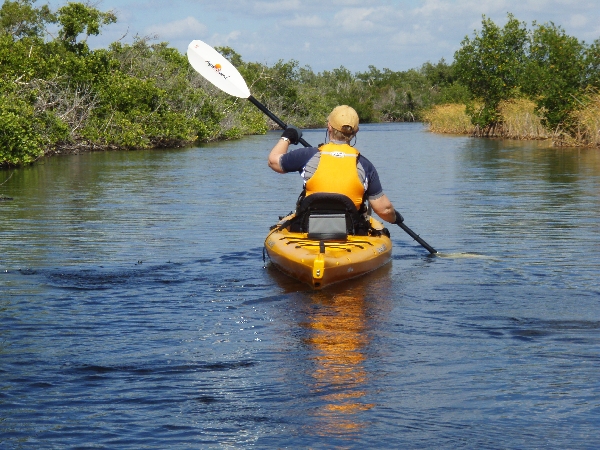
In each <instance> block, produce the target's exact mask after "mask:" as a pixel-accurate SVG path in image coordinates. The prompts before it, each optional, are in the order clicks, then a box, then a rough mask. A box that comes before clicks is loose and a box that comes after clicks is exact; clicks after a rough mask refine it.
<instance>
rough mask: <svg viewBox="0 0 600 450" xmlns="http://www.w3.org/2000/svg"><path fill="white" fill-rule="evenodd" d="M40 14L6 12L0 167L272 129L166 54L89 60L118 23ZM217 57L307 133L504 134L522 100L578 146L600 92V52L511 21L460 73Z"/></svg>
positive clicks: (599, 46) (102, 53)
mask: <svg viewBox="0 0 600 450" xmlns="http://www.w3.org/2000/svg"><path fill="white" fill-rule="evenodd" d="M34 2H35V0H15V1H9V0H6V1H4V3H3V5H2V7H1V8H0V94H1V97H0V165H18V164H23V163H28V162H32V161H34V160H35V159H37V158H39V157H40V156H42V155H45V154H52V153H60V152H74V151H80V150H94V149H133V148H151V147H154V148H156V147H175V146H183V145H188V144H191V143H194V142H206V141H211V140H218V139H235V138H239V137H241V136H243V135H247V134H258V133H264V132H266V130H267V129H269V128H271V127H274V126H275V124H273V123H270V122H269V121H268V119H267V118H266V117H265V116H264V115H263V114H262V113H261V112H260V111H258V110H257V109H256V108H255V107H254V106H253V105H252V104H250V103H249V102H247V101H245V100H240V99H237V98H234V97H231V96H228V95H227V94H224V93H222V92H221V91H219V90H218V89H216V88H214V87H213V86H212V85H210V84H209V83H207V82H206V81H205V80H204V79H203V78H202V77H201V76H200V75H198V74H197V73H196V72H195V71H194V70H193V69H192V68H191V66H190V65H189V63H188V61H187V58H186V56H185V55H184V54H182V53H181V52H179V51H178V50H176V49H174V48H172V47H169V45H168V44H167V43H159V44H153V43H151V40H150V39H147V38H139V37H138V38H136V39H135V41H134V43H133V44H127V45H126V44H122V43H120V42H115V43H113V44H111V45H110V46H109V48H107V49H99V50H92V49H90V47H89V46H88V43H87V38H88V37H89V36H92V35H98V34H100V32H101V29H102V28H103V27H104V26H108V25H110V24H112V23H114V22H116V17H115V15H114V14H113V13H112V12H102V11H100V10H98V9H96V8H95V7H92V6H90V5H89V4H83V3H72V2H71V3H67V4H66V5H65V6H63V7H61V8H59V9H58V10H56V11H52V10H51V8H50V7H49V6H48V5H43V6H36V5H34ZM49 29H52V30H56V32H54V33H53V34H50V32H49V31H48V30H49ZM218 50H219V51H220V52H221V53H222V54H223V55H224V56H225V57H227V58H228V59H229V60H230V61H231V62H232V63H233V64H234V65H235V66H236V67H237V68H238V70H239V71H240V72H241V74H242V75H243V77H244V78H245V80H246V82H247V84H248V86H249V87H250V90H251V92H252V93H253V95H254V96H255V97H257V98H258V99H260V100H261V102H263V103H264V104H265V105H266V106H267V107H268V108H269V109H270V110H271V111H273V112H274V113H275V114H276V115H277V116H279V117H281V118H282V119H284V120H285V121H286V122H288V123H293V124H294V125H296V126H299V127H323V126H325V124H326V117H327V114H328V113H329V111H330V110H331V109H332V108H333V107H334V106H336V105H338V104H349V105H351V106H353V107H354V108H355V109H356V110H357V111H358V113H359V115H360V118H361V121H362V122H391V121H422V120H428V121H429V122H431V123H432V126H433V127H434V128H435V124H434V117H435V114H433V113H434V112H436V111H437V112H438V113H439V110H436V108H440V107H442V105H444V106H443V107H444V108H448V105H450V106H451V107H454V109H455V110H456V109H457V107H458V110H459V111H460V114H462V115H460V114H459V116H460V117H459V119H458V120H462V121H465V120H466V122H467V123H468V125H469V126H468V127H467V131H465V130H463V131H462V132H473V133H478V134H497V131H498V130H500V129H504V128H506V127H504V128H503V126H502V125H503V122H504V119H503V117H504V116H502V115H501V113H500V110H501V106H502V105H504V104H506V102H509V103H510V102H513V101H516V100H518V101H522V100H526V101H528V102H529V103H528V105H530V107H531V108H532V113H533V114H534V115H535V116H536V117H537V120H538V121H539V122H540V126H541V127H542V128H543V129H545V130H551V131H552V130H558V129H560V130H561V131H562V132H563V134H564V133H567V134H569V133H570V135H573V136H574V135H575V134H576V133H578V132H579V133H580V134H581V130H580V129H578V128H577V127H578V126H579V123H578V122H577V121H576V120H575V118H576V111H578V110H581V109H582V108H583V106H586V105H587V106H589V105H593V104H594V101H595V100H594V99H595V98H596V97H597V93H598V88H599V87H600V72H599V69H600V41H595V42H594V44H593V45H587V44H584V43H582V42H579V41H578V40H577V39H575V38H573V37H569V36H567V35H566V34H565V33H564V31H563V30H562V29H561V28H560V27H556V26H554V25H553V24H550V25H548V24H546V25H535V24H534V29H533V31H529V30H527V28H526V27H525V24H523V23H520V22H518V21H517V20H516V19H514V18H513V17H512V16H509V21H508V23H507V25H506V26H505V27H504V28H499V27H498V26H496V25H495V24H494V23H493V22H491V21H490V20H489V19H485V18H484V20H483V30H482V32H481V33H479V34H476V35H475V37H474V38H473V39H469V38H465V40H464V41H463V43H462V47H461V49H460V50H459V51H458V52H456V54H455V60H454V61H453V62H452V63H450V64H449V63H447V62H445V61H444V60H441V61H439V62H438V63H436V64H432V63H429V62H428V63H425V64H424V65H422V66H421V67H420V68H417V69H411V70H408V71H400V72H394V71H391V70H389V69H383V70H379V69H377V68H375V67H373V66H370V67H369V70H368V71H367V72H358V73H351V72H350V71H349V70H348V69H346V68H344V67H340V68H338V69H333V70H331V71H324V72H319V73H315V72H314V71H313V70H312V69H311V68H310V67H301V66H300V65H299V63H298V62H297V61H294V60H291V61H287V62H286V61H279V62H277V63H275V64H273V65H265V64H261V63H253V62H246V61H244V60H243V59H242V57H241V55H239V54H238V53H237V52H236V51H235V50H234V49H232V48H228V47H227V48H218ZM595 96H596V97H595ZM452 105H454V106H452ZM457 105H458V106H457ZM531 105H533V106H531ZM457 117H458V116H457ZM465 117H466V119H465ZM440 130H441V128H440ZM441 131H452V130H450V129H448V130H441Z"/></svg>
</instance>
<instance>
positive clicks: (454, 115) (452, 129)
mask: <svg viewBox="0 0 600 450" xmlns="http://www.w3.org/2000/svg"><path fill="white" fill-rule="evenodd" d="M423 121H424V122H425V123H427V124H429V130H430V131H433V132H434V133H449V134H472V133H473V132H474V131H475V126H474V125H473V124H472V123H471V118H470V117H469V116H468V115H467V107H466V105H461V104H457V103H451V104H446V105H436V106H433V107H432V108H431V109H429V110H427V111H426V112H425V113H424V114H423Z"/></svg>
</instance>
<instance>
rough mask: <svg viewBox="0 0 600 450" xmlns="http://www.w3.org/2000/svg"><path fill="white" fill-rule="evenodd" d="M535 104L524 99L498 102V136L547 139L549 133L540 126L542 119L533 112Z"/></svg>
mask: <svg viewBox="0 0 600 450" xmlns="http://www.w3.org/2000/svg"><path fill="white" fill-rule="evenodd" d="M535 107H536V104H535V102H533V101H532V100H528V99H525V98H518V99H510V100H504V101H502V102H500V104H499V105H498V112H499V113H500V120H501V124H502V125H501V131H500V133H499V134H500V136H502V137H505V138H509V139H547V138H549V137H550V133H549V132H548V131H547V130H546V128H544V126H543V125H542V120H543V117H540V115H539V114H537V113H536V111H535Z"/></svg>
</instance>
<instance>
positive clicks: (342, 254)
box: [265, 214, 392, 289]
mask: <svg viewBox="0 0 600 450" xmlns="http://www.w3.org/2000/svg"><path fill="white" fill-rule="evenodd" d="M293 217H294V214H291V215H289V216H287V217H284V218H283V219H281V221H280V222H278V224H277V225H275V226H274V227H273V229H272V231H271V232H270V233H269V235H268V236H267V238H266V239H265V250H266V252H267V254H268V256H269V259H270V260H271V262H272V263H273V264H274V265H275V266H276V267H277V268H278V269H279V270H281V271H282V272H284V273H286V274H287V275H289V276H291V277H293V278H296V279H297V280H300V281H302V282H304V283H307V284H309V285H310V286H312V287H313V288H314V289H320V288H323V287H325V286H328V285H330V284H333V283H338V282H340V281H344V280H348V279H350V278H355V277H358V276H361V275H364V274H365V273H368V272H371V271H373V270H375V269H377V268H379V267H381V266H383V265H384V264H387V263H388V262H389V261H390V260H391V258H392V241H391V240H390V238H389V232H388V231H387V229H385V228H384V227H383V224H382V223H381V222H379V221H377V220H375V219H373V218H372V217H370V223H371V229H370V230H369V233H368V235H365V236H356V235H348V236H346V237H345V238H341V239H315V238H314V237H311V238H309V233H303V232H292V231H290V230H289V228H290V227H289V226H287V227H286V226H285V225H286V224H287V223H289V222H290V220H291V219H292V218H293Z"/></svg>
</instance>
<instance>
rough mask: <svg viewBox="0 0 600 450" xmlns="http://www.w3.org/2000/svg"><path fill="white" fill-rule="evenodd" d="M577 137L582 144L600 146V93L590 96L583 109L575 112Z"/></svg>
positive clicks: (573, 115)
mask: <svg viewBox="0 0 600 450" xmlns="http://www.w3.org/2000/svg"><path fill="white" fill-rule="evenodd" d="M572 117H573V119H574V121H575V133H576V136H575V139H576V140H577V142H578V143H579V144H580V145H586V146H596V147H597V146H600V94H594V95H591V96H590V97H588V99H587V102H586V103H584V104H583V105H582V107H581V109H579V110H576V111H574V112H573V114H572Z"/></svg>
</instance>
